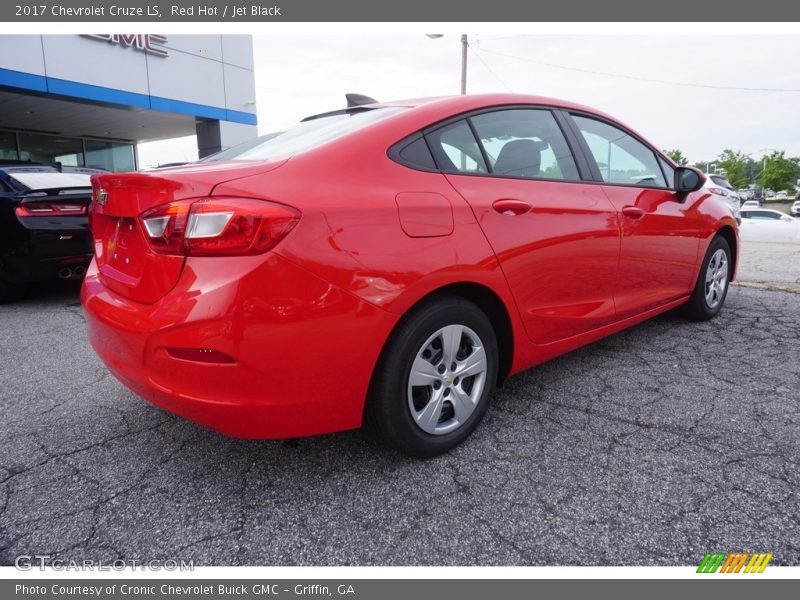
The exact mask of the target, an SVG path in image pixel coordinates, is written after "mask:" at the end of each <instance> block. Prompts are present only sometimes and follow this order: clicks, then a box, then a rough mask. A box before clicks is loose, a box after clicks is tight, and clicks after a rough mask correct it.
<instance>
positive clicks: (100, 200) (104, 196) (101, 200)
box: [94, 190, 108, 206]
mask: <svg viewBox="0 0 800 600" xmlns="http://www.w3.org/2000/svg"><path fill="white" fill-rule="evenodd" d="M106 200H108V192H107V191H105V190H97V191H96V192H95V193H94V201H95V202H97V204H99V205H100V206H104V205H105V203H106Z"/></svg>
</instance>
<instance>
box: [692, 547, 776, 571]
mask: <svg viewBox="0 0 800 600" xmlns="http://www.w3.org/2000/svg"><path fill="white" fill-rule="evenodd" d="M771 560H772V553H771V552H769V553H767V552H754V553H752V554H750V553H749V552H731V553H726V552H706V555H705V556H704V557H703V560H702V561H701V562H700V566H699V567H697V572H698V573H716V572H717V571H719V572H720V573H739V572H741V573H763V572H764V569H766V568H767V565H768V564H769V561H771Z"/></svg>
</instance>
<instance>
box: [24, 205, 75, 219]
mask: <svg viewBox="0 0 800 600" xmlns="http://www.w3.org/2000/svg"><path fill="white" fill-rule="evenodd" d="M14 212H15V213H16V214H17V216H18V217H67V216H74V215H85V214H86V205H85V204H68V203H63V202H25V203H24V204H20V205H19V206H17V208H15V209H14Z"/></svg>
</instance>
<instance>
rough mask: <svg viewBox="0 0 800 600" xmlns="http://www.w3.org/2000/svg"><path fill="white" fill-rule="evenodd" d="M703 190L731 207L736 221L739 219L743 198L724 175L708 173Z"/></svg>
mask: <svg viewBox="0 0 800 600" xmlns="http://www.w3.org/2000/svg"><path fill="white" fill-rule="evenodd" d="M703 189H704V190H706V191H707V192H711V193H712V194H713V195H714V196H716V197H717V198H719V199H720V200H722V201H723V202H725V203H726V204H727V205H728V206H730V207H731V210H732V211H733V214H734V216H735V217H736V219H737V220H738V219H739V209H740V208H741V207H742V198H741V196H739V192H737V191H736V190H735V189H734V188H733V186H732V185H731V184H730V182H729V181H728V180H727V179H725V178H724V177H723V176H722V175H713V174H711V173H706V182H705V183H704V184H703Z"/></svg>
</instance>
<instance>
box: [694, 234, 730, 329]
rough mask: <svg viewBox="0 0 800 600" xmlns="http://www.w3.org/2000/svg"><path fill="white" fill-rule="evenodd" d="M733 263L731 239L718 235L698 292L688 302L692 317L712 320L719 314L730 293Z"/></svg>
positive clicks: (699, 283) (703, 266)
mask: <svg viewBox="0 0 800 600" xmlns="http://www.w3.org/2000/svg"><path fill="white" fill-rule="evenodd" d="M732 265H733V261H732V256H731V248H730V246H729V245H728V242H727V240H726V239H725V238H724V237H722V236H720V235H718V236H716V237H715V238H714V239H713V240H711V244H709V246H708V250H707V251H706V256H705V258H704V259H703V264H702V266H701V267H700V273H699V274H698V275H697V283H696V284H695V286H694V291H692V295H691V297H690V298H689V301H688V302H687V303H686V304H685V305H684V314H685V315H686V316H687V317H688V318H690V319H692V320H694V321H708V320H710V319H713V318H714V317H716V316H717V314H718V313H719V311H720V310H721V309H722V305H723V304H725V298H726V297H727V295H728V287H729V286H728V284H729V283H730V280H731V274H732Z"/></svg>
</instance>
